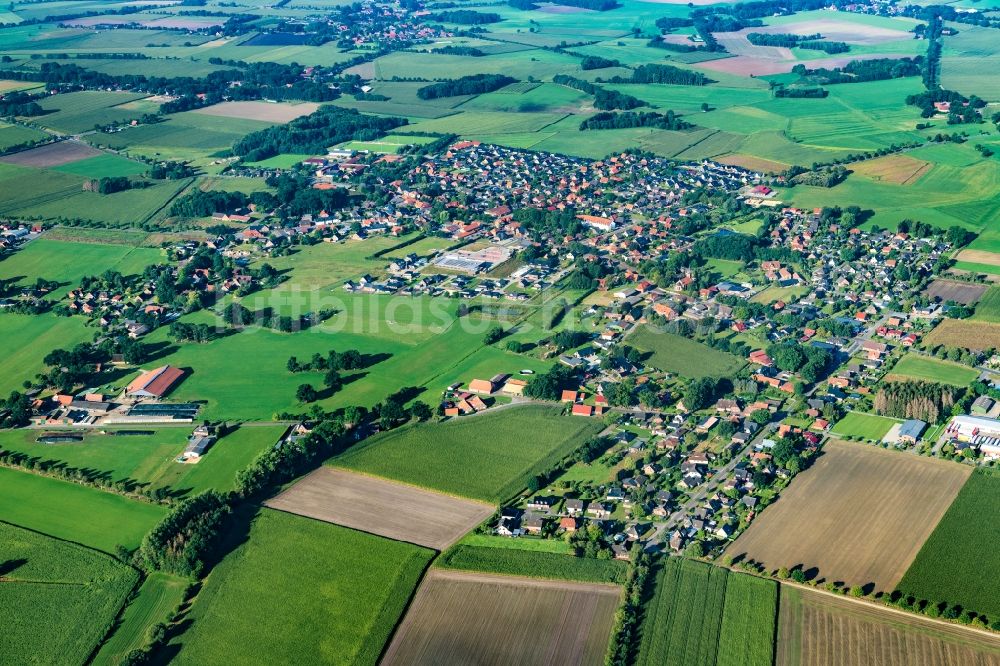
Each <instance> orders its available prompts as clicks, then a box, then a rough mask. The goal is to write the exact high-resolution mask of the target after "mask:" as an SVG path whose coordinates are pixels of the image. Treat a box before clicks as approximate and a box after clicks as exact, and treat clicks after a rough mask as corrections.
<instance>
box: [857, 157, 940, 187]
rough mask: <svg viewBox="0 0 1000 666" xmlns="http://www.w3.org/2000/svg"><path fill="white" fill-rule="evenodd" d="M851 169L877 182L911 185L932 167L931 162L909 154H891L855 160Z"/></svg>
mask: <svg viewBox="0 0 1000 666" xmlns="http://www.w3.org/2000/svg"><path fill="white" fill-rule="evenodd" d="M850 168H851V170H852V171H854V173H859V174H861V175H863V176H866V177H867V178H871V179H872V180H874V181H876V182H885V183H893V184H895V185H909V184H910V183H913V182H916V180H917V179H919V178H920V177H921V176H922V175H924V173H925V172H926V171H927V170H928V169H930V168H931V165H930V162H924V161H923V160H916V159H913V158H912V157H909V156H907V155H889V156H886V157H880V158H878V159H874V160H866V161H863V162H855V163H853V164H851V167H850Z"/></svg>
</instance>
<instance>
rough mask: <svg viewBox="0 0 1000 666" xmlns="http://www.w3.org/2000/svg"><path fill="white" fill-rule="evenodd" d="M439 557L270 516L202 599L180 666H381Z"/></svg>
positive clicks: (180, 640)
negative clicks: (228, 665) (318, 665)
mask: <svg viewBox="0 0 1000 666" xmlns="http://www.w3.org/2000/svg"><path fill="white" fill-rule="evenodd" d="M431 555H432V552H431V551H429V550H426V549H424V548H419V547H417V546H412V545H410V544H405V543H400V542H398V541H390V540H388V539H383V538H381V537H376V536H371V535H368V534H363V533H361V532H355V531H353V530H348V529H345V528H342V527H338V526H336V525H330V524H328V523H323V522H319V521H316V520H311V519H309V518H302V517H300V516H293V515H291V514H287V513H282V512H280V511H273V510H271V509H263V510H261V511H260V513H259V514H258V515H257V517H256V518H255V519H254V522H253V525H252V527H251V529H250V534H249V536H248V538H247V539H246V540H245V541H244V542H243V543H241V545H240V546H239V547H238V548H237V549H236V550H234V551H233V552H232V553H230V554H229V555H228V556H227V557H226V558H225V559H224V560H223V561H222V563H221V564H219V565H217V566H216V567H215V568H214V569H213V570H212V572H211V573H210V574H209V576H208V580H207V581H206V583H205V585H204V587H203V588H202V590H201V592H200V593H199V594H198V596H197V597H196V598H195V602H194V606H193V607H192V610H191V613H190V615H189V616H188V617H189V619H190V620H191V623H190V628H189V629H188V630H187V631H185V632H184V633H182V634H181V635H180V636H178V637H177V638H175V639H174V640H173V641H172V642H171V647H172V648H173V649H177V650H179V651H178V652H177V656H176V657H175V658H174V663H177V664H199V665H200V664H207V663H221V662H233V661H236V662H241V663H293V662H299V663H303V662H310V663H315V662H332V663H339V664H356V665H359V666H360V665H371V666H374V664H376V663H377V662H378V658H379V654H380V653H381V652H382V647H383V645H384V644H385V642H386V641H387V640H388V638H389V635H390V633H391V632H392V629H393V627H394V626H395V625H396V622H397V621H398V620H399V617H400V615H402V613H403V609H404V608H405V607H406V603H407V601H408V600H409V598H410V595H411V594H412V593H413V589H414V588H415V587H416V585H417V581H418V580H419V578H420V575H421V573H422V572H423V570H424V567H425V566H426V565H427V562H428V561H429V560H430V557H431Z"/></svg>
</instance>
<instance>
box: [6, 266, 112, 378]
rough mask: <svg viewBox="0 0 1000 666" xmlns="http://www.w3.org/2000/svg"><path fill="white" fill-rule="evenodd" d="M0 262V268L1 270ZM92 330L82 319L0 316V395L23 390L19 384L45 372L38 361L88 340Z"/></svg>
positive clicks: (43, 365) (48, 316) (44, 315)
mask: <svg viewBox="0 0 1000 666" xmlns="http://www.w3.org/2000/svg"><path fill="white" fill-rule="evenodd" d="M3 265H4V264H3V263H0V267H3ZM92 337H93V331H92V330H91V329H88V328H86V321H85V320H84V319H83V317H59V316H57V315H54V314H52V313H46V314H41V315H26V314H13V313H10V314H7V313H5V314H4V315H3V316H2V317H0V339H2V340H3V344H4V353H3V355H2V356H0V394H2V395H10V392H11V391H19V390H23V388H24V387H23V386H22V382H24V381H25V380H33V379H34V378H35V375H36V374H38V373H39V372H43V371H44V370H45V363H43V362H42V359H44V358H45V356H46V355H47V354H48V353H49V352H50V351H52V350H53V349H57V348H70V347H72V346H73V345H75V344H77V343H80V342H86V341H89V340H90V339H91V338H92Z"/></svg>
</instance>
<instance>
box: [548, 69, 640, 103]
mask: <svg viewBox="0 0 1000 666" xmlns="http://www.w3.org/2000/svg"><path fill="white" fill-rule="evenodd" d="M552 82H553V83H556V84H559V85H561V86H568V87H570V88H575V89H576V90H580V91H582V92H585V93H587V94H588V95H593V96H594V106H595V107H596V108H598V109H601V110H602V111H612V110H614V109H623V110H628V109H634V108H636V107H640V106H648V105H647V104H646V103H645V102H643V101H642V100H641V99H639V98H638V97H633V96H632V95H626V94H625V93H622V92H618V91H617V90H605V89H604V88H602V87H600V86H598V85H595V84H593V83H591V82H590V81H585V80H583V79H578V78H576V77H574V76H570V75H568V74H556V75H555V76H553V77H552Z"/></svg>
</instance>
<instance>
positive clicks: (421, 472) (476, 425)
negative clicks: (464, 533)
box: [333, 405, 602, 502]
mask: <svg viewBox="0 0 1000 666" xmlns="http://www.w3.org/2000/svg"><path fill="white" fill-rule="evenodd" d="M560 412H561V409H560V408H556V407H549V406H542V405H528V406H519V407H511V408H509V409H503V410H498V411H494V412H486V413H485V414H483V415H482V416H470V417H466V418H459V419H457V420H452V421H448V422H445V423H420V424H414V425H410V426H406V427H403V428H398V429H396V430H392V431H390V432H388V433H385V434H383V435H379V436H377V437H373V438H371V439H369V440H367V441H366V442H363V443H361V444H360V445H358V446H355V447H354V448H352V449H350V450H349V451H348V452H347V453H345V454H343V455H342V456H340V457H338V458H336V459H334V461H333V464H334V465H336V466H338V467H346V468H347V469H352V470H355V471H359V472H364V473H367V474H375V475H377V476H384V477H387V478H390V479H396V480H399V481H403V482H405V483H412V484H415V485H418V486H424V487H427V488H432V489H435V490H440V491H443V492H446V493H451V494H455V495H459V496H462V497H470V498H474V499H479V500H483V501H486V502H502V501H504V500H505V499H506V498H508V497H510V496H512V495H514V494H516V493H518V492H520V491H521V490H522V489H523V488H524V487H525V486H526V485H527V483H528V480H529V479H530V478H531V477H533V476H535V475H536V474H539V473H541V472H542V471H544V470H546V469H548V468H549V467H551V466H552V465H553V464H554V463H556V462H558V461H559V460H561V459H562V458H563V457H564V456H566V455H567V454H569V453H570V452H571V451H573V450H574V449H576V448H577V447H578V446H580V445H581V444H583V442H584V441H585V440H586V439H587V438H589V437H592V436H594V435H596V434H597V433H598V432H600V430H601V428H602V424H601V423H600V421H597V420H595V419H585V418H580V417H572V416H560V415H559V414H560Z"/></svg>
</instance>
